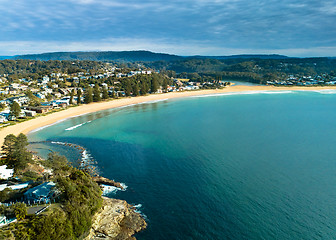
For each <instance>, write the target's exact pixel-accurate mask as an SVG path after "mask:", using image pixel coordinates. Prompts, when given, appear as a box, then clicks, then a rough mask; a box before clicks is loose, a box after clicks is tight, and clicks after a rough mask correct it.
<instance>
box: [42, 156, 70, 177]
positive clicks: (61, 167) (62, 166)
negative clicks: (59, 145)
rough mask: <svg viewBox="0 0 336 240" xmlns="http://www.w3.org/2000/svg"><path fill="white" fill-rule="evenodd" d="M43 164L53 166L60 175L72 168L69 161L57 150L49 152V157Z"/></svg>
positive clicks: (55, 172)
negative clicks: (56, 151)
mask: <svg viewBox="0 0 336 240" xmlns="http://www.w3.org/2000/svg"><path fill="white" fill-rule="evenodd" d="M43 165H44V166H45V167H48V168H52V169H53V171H54V174H55V175H59V174H62V173H65V172H68V171H70V170H71V167H70V166H69V162H68V160H67V159H66V157H64V156H60V155H58V154H57V153H55V152H52V153H49V154H48V159H47V160H45V161H44V162H43Z"/></svg>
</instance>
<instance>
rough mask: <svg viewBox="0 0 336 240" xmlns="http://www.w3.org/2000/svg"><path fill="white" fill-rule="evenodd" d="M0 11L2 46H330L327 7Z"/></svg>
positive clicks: (28, 7) (123, 4)
mask: <svg viewBox="0 0 336 240" xmlns="http://www.w3.org/2000/svg"><path fill="white" fill-rule="evenodd" d="M0 3H1V4H0V12H1V15H0V22H2V23H6V24H3V26H2V27H1V28H0V41H3V42H6V41H7V42H10V41H18V40H21V41H22V42H37V41H41V42H54V43H55V44H56V43H57V42H101V41H102V40H103V39H109V38H118V39H133V40H134V41H136V40H137V39H151V40H152V42H155V39H169V40H170V41H171V45H174V43H175V42H179V43H180V44H182V45H188V43H189V42H197V43H202V46H208V47H209V48H206V49H211V46H216V47H220V48H221V49H257V50H260V49H300V48H307V49H312V48H314V49H316V48H322V47H330V46H336V31H335V30H334V29H335V27H334V22H335V21H336V4H335V3H334V1H316V0H297V1H295V2H293V1H292V0H283V1H278V0H259V1H249V0H185V1H178V0H166V1H163V0H143V1H141V2H140V1H138V0H128V1H121V0H70V1H69V0H54V1H48V2H46V1H45V0H16V1H11V0H0ZM167 42H169V41H167ZM206 44H208V45H206ZM65 47H66V46H65ZM199 51H201V50H199ZM209 51H210V50H209ZM321 51H322V50H321Z"/></svg>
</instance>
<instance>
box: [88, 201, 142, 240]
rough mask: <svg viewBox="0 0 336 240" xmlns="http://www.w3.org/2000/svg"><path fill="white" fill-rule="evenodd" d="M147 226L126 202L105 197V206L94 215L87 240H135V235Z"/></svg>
mask: <svg viewBox="0 0 336 240" xmlns="http://www.w3.org/2000/svg"><path fill="white" fill-rule="evenodd" d="M146 226H147V224H146V221H145V220H144V219H143V217H142V216H141V215H140V214H139V213H136V212H135V211H134V209H133V207H132V206H131V205H129V204H128V203H127V202H126V201H124V200H119V199H111V198H107V197H103V206H102V208H101V209H100V210H99V211H98V212H97V213H96V214H95V215H94V217H93V219H92V227H91V229H90V233H89V235H88V236H87V237H86V238H85V240H107V239H118V240H124V239H125V240H126V239H127V240H130V239H132V240H135V238H134V237H133V235H134V234H135V233H137V232H139V231H141V230H144V229H145V228H146Z"/></svg>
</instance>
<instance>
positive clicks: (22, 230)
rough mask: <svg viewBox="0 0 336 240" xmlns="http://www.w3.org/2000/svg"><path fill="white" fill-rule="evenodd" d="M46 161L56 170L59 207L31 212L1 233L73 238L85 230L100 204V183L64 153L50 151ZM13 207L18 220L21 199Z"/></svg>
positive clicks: (18, 236)
mask: <svg viewBox="0 0 336 240" xmlns="http://www.w3.org/2000/svg"><path fill="white" fill-rule="evenodd" d="M46 162H47V165H48V166H50V167H53V169H54V173H56V174H55V175H56V176H55V178H56V184H57V185H56V186H57V188H58V190H60V192H61V193H62V194H61V203H62V209H60V208H55V209H54V210H52V212H51V213H50V214H47V215H38V216H30V218H27V219H26V220H25V221H21V222H19V223H17V224H16V225H14V226H15V227H14V228H13V229H11V231H8V232H6V233H5V232H1V231H0V236H2V235H6V236H7V235H8V236H9V235H10V234H11V233H14V235H15V238H16V239H36V240H53V239H65V240H66V239H73V240H74V239H81V238H82V237H83V236H85V235H86V234H87V233H88V231H89V229H90V227H91V219H92V216H93V215H94V214H95V213H96V212H97V210H98V209H99V208H101V205H102V198H101V194H102V192H101V189H100V187H99V186H98V184H97V183H96V182H94V181H93V180H92V178H91V176H90V175H89V174H87V173H85V172H83V171H81V170H78V169H75V168H72V167H70V166H69V165H68V163H67V160H66V158H64V157H61V156H58V155H57V154H55V153H53V154H50V155H49V158H48V160H47V161H46ZM65 170H66V172H65ZM61 173H62V174H61ZM0 193H1V192H0ZM13 210H14V212H15V215H16V216H17V218H18V220H22V219H24V218H25V216H26V214H27V212H26V207H25V205H24V204H23V203H17V204H15V205H14V207H13ZM0 211H1V209H0ZM3 211H4V209H3Z"/></svg>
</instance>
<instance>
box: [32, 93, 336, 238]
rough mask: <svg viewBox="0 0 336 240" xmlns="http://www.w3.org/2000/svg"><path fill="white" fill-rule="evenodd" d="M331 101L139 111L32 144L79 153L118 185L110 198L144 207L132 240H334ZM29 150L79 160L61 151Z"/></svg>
mask: <svg viewBox="0 0 336 240" xmlns="http://www.w3.org/2000/svg"><path fill="white" fill-rule="evenodd" d="M330 93H336V92H333V91H331V92H329V91H322V92H292V91H288V92H285V93H281V94H280V93H279V94H278V93H273V94H270V93H254V94H252V93H251V94H245V95H224V96H212V97H197V98H186V99H180V100H173V101H162V102H158V103H148V104H140V105H136V106H132V107H127V108H121V109H115V110H107V111H102V112H98V113H94V114H88V115H84V116H81V117H77V118H72V119H68V120H66V121H63V122H61V123H59V124H57V125H52V126H50V127H47V128H44V129H41V130H40V131H37V132H33V133H31V134H30V135H29V139H30V140H31V141H43V140H51V141H60V142H71V143H76V144H79V145H81V146H83V147H85V148H86V149H87V150H88V153H89V154H91V156H92V157H93V158H94V159H95V161H96V162H97V165H98V167H99V170H100V173H101V175H103V176H105V177H108V178H112V179H115V180H117V181H121V182H124V183H125V184H126V185H127V186H128V188H127V190H126V191H123V192H122V191H119V192H117V193H116V194H111V197H116V198H121V199H125V200H127V201H128V202H129V203H133V204H141V205H142V207H141V208H140V211H141V212H142V213H143V214H145V215H146V217H147V221H148V224H149V225H148V229H147V230H145V231H144V232H142V233H140V234H138V235H137V238H138V239H167V240H168V239H169V240H171V239H183V240H184V239H336V227H335V223H336V187H335V183H336V159H335V156H336V147H335V146H336V124H335V120H336V94H330ZM83 123H84V124H83ZM80 124H82V125H80ZM66 129H68V130H66ZM33 146H34V145H33ZM35 147H36V148H38V149H37V150H38V151H40V152H41V154H47V152H48V151H49V150H46V149H53V150H57V151H59V152H61V153H63V154H66V155H67V154H68V157H70V158H72V159H74V160H76V158H77V157H78V156H75V155H76V154H75V153H73V152H71V151H68V150H67V148H66V147H63V146H61V145H56V144H51V143H43V144H37V145H35Z"/></svg>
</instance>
